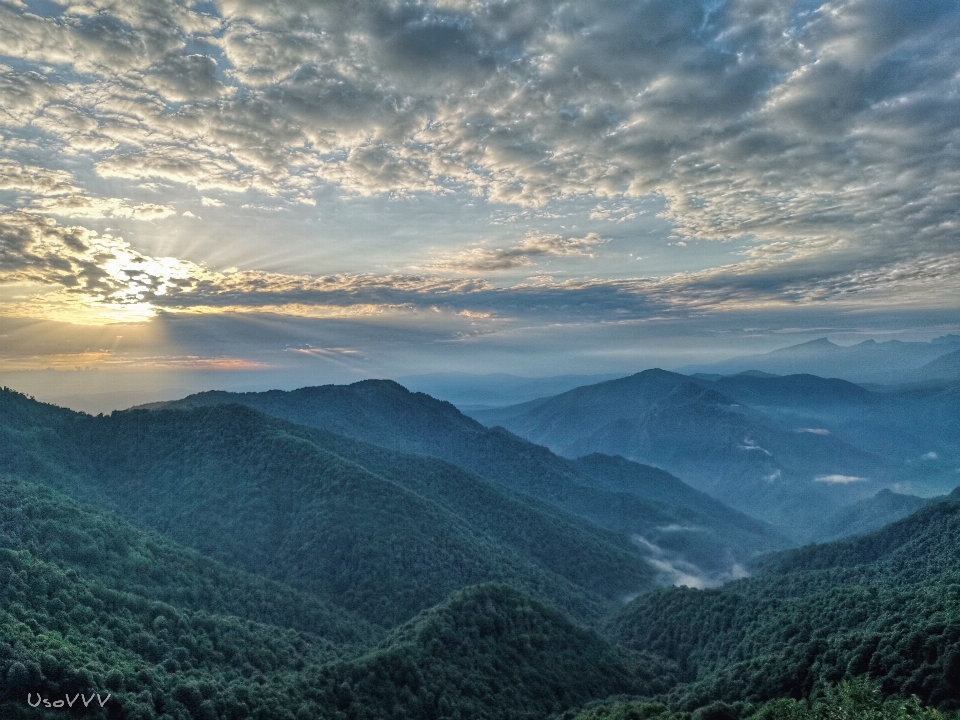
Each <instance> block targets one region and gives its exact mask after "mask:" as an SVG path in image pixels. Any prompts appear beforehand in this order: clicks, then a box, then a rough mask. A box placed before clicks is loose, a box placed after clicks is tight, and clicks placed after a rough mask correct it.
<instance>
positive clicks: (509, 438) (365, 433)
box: [153, 380, 785, 583]
mask: <svg viewBox="0 0 960 720" xmlns="http://www.w3.org/2000/svg"><path fill="white" fill-rule="evenodd" d="M230 402H236V403H242V404H244V405H247V406H249V407H252V408H255V409H257V410H260V411H262V412H265V413H269V414H271V415H273V416H275V417H279V418H283V419H285V420H289V421H292V422H295V423H300V424H303V425H308V426H311V427H315V428H322V429H325V430H328V431H331V432H334V433H339V434H342V435H346V436H350V437H353V438H358V439H360V440H363V441H366V442H370V443H374V444H376V445H379V446H382V447H387V448H392V449H395V450H400V451H403V452H409V453H417V454H421V455H430V456H433V457H437V458H442V459H444V460H447V461H449V462H451V463H455V464H457V465H458V466H460V467H463V468H466V469H468V470H470V471H473V472H475V473H478V474H480V475H483V476H484V477H486V478H489V479H491V480H493V481H496V482H497V483H499V484H501V485H504V486H506V487H508V488H510V489H512V490H515V491H517V492H520V493H523V494H524V495H527V496H530V497H533V498H537V499H539V500H542V501H545V502H549V503H551V504H553V505H555V506H558V507H561V508H563V509H565V510H567V511H569V512H572V513H576V514H579V515H581V516H582V517H585V518H587V519H589V520H590V521H591V522H593V523H596V524H597V525H599V526H601V527H604V528H608V529H611V530H614V531H616V532H618V533H623V534H626V535H629V536H638V537H640V538H642V539H643V541H644V542H641V543H640V544H641V547H644V548H645V549H646V550H647V551H651V552H652V553H653V554H654V555H655V556H656V560H657V561H658V563H661V562H666V563H667V566H663V567H664V572H665V573H666V579H667V580H668V581H672V580H673V579H675V577H674V576H675V575H676V570H675V569H674V566H681V565H682V566H684V567H685V571H684V574H686V575H688V576H691V577H692V576H696V577H698V578H699V579H700V580H701V581H703V582H708V583H709V582H714V581H716V580H718V579H721V578H726V577H729V576H730V573H731V572H732V571H735V568H736V566H737V565H738V564H739V563H742V562H744V561H746V560H747V559H749V558H750V557H752V556H753V555H754V554H755V553H756V552H758V551H760V550H767V549H771V548H774V547H783V546H784V543H785V541H784V539H783V538H782V536H781V535H780V534H778V533H777V532H776V531H774V530H773V529H772V528H771V527H770V526H768V525H765V524H764V523H761V522H757V521H756V520H754V519H752V518H749V517H747V516H745V515H744V514H742V513H739V512H736V511H734V510H732V509H731V508H729V507H727V506H725V505H723V504H722V503H720V502H717V501H716V500H714V499H712V498H710V497H709V496H707V495H705V494H704V493H702V492H697V491H695V490H693V489H692V488H690V487H689V486H687V485H685V484H684V483H682V482H680V481H679V480H677V478H675V477H672V476H670V475H669V474H668V473H665V472H663V471H661V470H657V469H655V468H651V467H648V466H643V465H639V464H637V463H628V464H627V466H625V465H624V462H623V460H622V459H618V458H613V457H609V456H599V455H598V456H596V457H594V458H592V459H591V460H590V461H589V462H586V463H584V462H581V461H574V460H570V459H567V458H562V457H559V456H557V455H555V454H553V453H551V452H550V451H549V450H547V449H546V448H544V447H541V446H538V445H534V444H532V443H530V442H529V441H525V440H522V439H521V438H518V437H516V436H514V435H512V434H510V433H508V432H505V431H503V430H500V429H489V428H486V427H484V426H483V425H481V424H480V423H479V422H477V421H475V420H473V419H472V418H469V417H467V416H465V415H463V414H462V413H460V412H459V411H458V410H457V409H456V408H455V407H454V406H453V405H451V404H450V403H446V402H440V401H438V400H435V399H434V398H431V397H429V396H427V395H424V394H422V393H411V392H409V391H408V390H406V389H405V388H403V387H401V386H400V385H398V384H396V383H394V382H391V381H386V380H367V381H363V382H358V383H354V384H352V385H346V386H342V385H325V386H322V387H311V388H302V389H300V390H294V391H291V392H282V391H270V392H265V393H225V392H208V393H201V394H199V395H192V396H190V397H187V398H184V399H183V400H180V401H177V402H174V403H162V404H158V405H156V406H153V407H163V408H189V407H202V406H215V405H220V404H224V403H230ZM645 543H652V544H653V546H654V547H653V548H650V546H649V545H647V544H645Z"/></svg>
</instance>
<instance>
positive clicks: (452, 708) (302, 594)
mask: <svg viewBox="0 0 960 720" xmlns="http://www.w3.org/2000/svg"><path fill="white" fill-rule="evenodd" d="M610 382H612V383H614V384H616V383H621V384H620V385H619V386H617V385H614V387H613V388H612V391H611V388H610V387H609V385H610ZM631 383H632V384H631ZM597 388H600V390H601V392H597ZM572 392H573V393H574V396H575V399H577V402H576V403H572V404H571V399H570V397H566V398H565V396H569V395H570V393H569V392H568V393H565V394H561V395H559V396H557V397H555V398H550V399H544V400H539V401H536V402H533V403H527V404H525V405H523V406H521V407H520V408H516V407H514V408H506V409H504V410H503V412H508V413H513V414H512V415H511V417H512V418H513V419H514V420H516V419H522V418H524V417H526V416H527V413H530V412H531V411H535V410H538V409H540V408H543V407H548V409H549V407H550V406H551V404H553V408H552V410H551V412H553V413H554V415H553V416H552V417H553V419H554V421H555V422H554V424H553V426H552V427H553V430H554V431H556V432H558V433H560V432H561V431H567V430H569V431H570V432H571V433H572V432H573V431H574V430H575V429H576V428H575V423H572V422H569V421H571V420H578V419H579V420H593V419H594V418H595V416H599V415H601V414H602V413H604V412H611V411H613V410H616V409H617V408H618V407H628V408H634V409H637V408H639V411H640V412H644V413H646V415H644V416H643V417H641V418H640V419H644V418H645V419H646V422H647V423H648V424H649V423H650V422H652V420H651V418H655V419H657V420H658V421H659V422H668V421H669V422H670V423H672V424H671V425H669V426H668V427H667V428H666V429H665V430H664V431H662V432H661V434H660V435H659V436H656V437H659V438H660V440H659V442H666V441H667V440H670V439H673V441H674V442H675V443H677V444H676V445H675V448H674V457H682V455H683V454H682V452H680V451H679V450H677V449H676V448H681V449H682V446H681V444H680V441H682V442H684V443H688V444H692V443H693V442H694V440H695V439H696V433H697V431H698V429H699V432H700V434H701V435H702V436H703V438H702V442H703V443H705V444H706V445H705V447H709V444H710V443H714V444H715V445H714V447H715V452H716V454H715V456H714V461H715V462H717V463H718V464H720V465H722V464H723V463H725V462H727V457H728V455H725V453H729V450H730V448H728V447H727V446H724V445H723V444H722V443H720V442H719V441H718V438H719V439H723V437H724V435H723V432H722V431H723V429H724V428H726V430H727V432H728V437H732V438H737V437H738V435H739V434H740V432H741V431H743V430H745V429H749V430H750V431H751V432H754V433H756V434H755V435H751V436H750V438H751V439H753V440H754V442H753V443H748V442H746V441H742V440H741V441H740V444H741V445H744V446H745V448H736V449H739V450H740V451H741V452H742V453H744V454H745V455H746V457H747V458H748V459H750V458H752V457H753V455H754V454H758V455H763V456H764V459H765V461H766V462H772V463H778V465H777V468H778V469H779V468H783V469H785V471H784V472H783V473H782V474H783V475H784V476H785V475H787V472H786V471H789V472H790V473H798V472H799V470H798V469H797V468H801V467H803V465H802V463H801V460H803V459H804V458H803V455H804V453H807V454H809V455H816V456H817V457H816V458H814V459H815V460H817V461H823V459H824V458H826V459H827V460H829V461H830V462H840V461H848V460H850V458H853V459H855V460H857V462H868V461H869V462H874V461H875V458H880V461H887V462H889V457H888V456H885V455H884V454H883V453H882V452H880V450H882V448H881V447H880V445H881V440H882V433H883V432H887V430H888V429H889V428H888V426H887V425H885V424H884V423H887V422H888V421H887V420H882V418H884V417H887V416H888V415H889V416H895V417H896V418H897V422H900V423H901V425H903V426H906V425H908V424H910V423H913V424H916V423H919V422H920V419H921V416H920V412H921V409H923V408H926V412H927V414H928V417H927V418H926V419H925V420H924V422H928V423H930V424H931V425H932V424H933V423H934V422H937V423H940V424H941V425H942V426H943V428H942V429H941V431H940V435H937V436H934V435H933V433H932V431H931V430H930V429H929V428H927V429H924V427H921V426H918V427H917V428H915V432H916V433H917V436H918V437H920V436H924V435H925V436H926V437H925V439H926V440H927V442H934V441H937V442H940V441H939V440H937V439H936V438H938V437H941V436H942V437H943V438H947V439H949V437H950V433H951V432H952V431H953V430H952V429H953V428H954V427H955V424H956V420H957V417H956V415H953V416H951V415H950V413H952V412H954V410H955V409H956V404H955V403H956V393H955V389H954V388H953V386H951V385H950V384H949V383H948V384H946V385H922V386H916V387H911V388H904V389H898V390H889V391H885V392H879V391H877V390H875V389H868V388H863V387H859V386H856V385H852V384H850V383H844V382H843V381H837V380H824V379H822V378H811V377H805V376H800V377H786V378H779V377H770V376H765V375H762V374H759V373H752V374H748V375H744V376H739V377H732V378H723V377H721V378H711V377H700V378H689V377H684V376H679V375H676V374H673V373H665V372H663V371H650V372H647V373H640V374H638V375H637V376H632V377H629V378H624V379H622V380H613V381H608V382H605V383H601V384H599V385H594V386H590V387H586V388H579V389H577V390H574V391H572ZM618 394H619V395H620V405H616V404H615V403H614V400H615V399H616V396H617V395H618ZM564 398H565V399H564ZM559 399H563V402H564V403H567V405H565V408H566V410H565V412H566V414H567V418H566V421H565V422H561V421H562V420H564V418H563V414H562V413H561V412H560V411H559V410H558V409H557V408H558V405H556V404H554V403H556V402H558V401H559ZM588 401H589V402H588ZM591 402H592V405H591V404H590V403H591ZM908 408H912V410H911V411H910V413H912V414H909V413H907V409H908ZM684 412H688V414H687V415H686V419H684ZM857 413H860V414H861V415H862V416H864V417H866V416H868V415H876V416H878V417H880V418H881V420H877V421H876V422H875V423H874V425H872V426H870V428H867V430H862V431H861V435H860V436H858V437H860V439H861V441H862V442H860V444H859V445H858V444H855V443H853V442H851V441H850V440H849V439H848V436H847V435H844V433H845V432H848V431H845V430H843V428H844V427H845V425H844V422H848V423H849V424H850V425H851V426H853V425H856V423H855V422H854V420H853V418H856V417H857ZM731 418H732V419H731ZM816 418H821V419H823V422H821V423H820V424H808V425H803V426H799V425H796V423H798V422H801V421H802V422H808V421H811V420H812V419H816ZM636 419H637V418H636V417H634V418H633V420H632V421H636ZM628 420H630V418H628ZM828 422H831V423H834V425H830V426H829V427H828V426H827V424H828ZM751 423H752V424H751ZM951 423H953V424H951ZM621 424H622V425H627V424H629V423H628V422H627V421H625V422H623V423H621ZM687 424H689V425H690V426H691V428H687ZM717 425H718V426H717ZM601 427H602V426H601ZM797 427H803V428H805V429H806V430H817V431H821V430H822V431H824V432H809V431H803V432H798V431H797V430H796V428H797ZM834 428H835V429H834ZM885 428H887V429H885ZM851 432H852V431H851ZM650 433H651V435H650V436H651V437H653V436H654V435H653V434H652V433H653V431H652V430H650ZM684 433H686V434H684ZM761 433H763V434H761ZM677 438H679V441H678V440H677ZM756 438H760V440H756ZM794 438H799V439H800V440H801V443H800V444H798V445H791V444H790V442H789V441H790V440H791V439H794ZM811 440H812V442H811ZM761 441H762V442H761ZM868 441H869V442H868ZM803 442H807V443H810V444H807V445H805V444H803ZM870 442H872V443H874V447H873V448H872V449H868V448H867V447H866V446H867V445H868V444H869V443H870ZM912 442H914V441H913V440H910V441H907V440H904V441H902V442H901V443H900V444H899V445H896V447H897V448H899V450H897V451H896V452H900V451H901V450H903V448H907V447H910V446H911V443H912ZM944 443H945V444H943V445H942V446H941V445H935V446H931V447H936V448H938V449H939V450H938V452H941V453H943V454H944V455H943V458H942V459H944V460H947V459H949V458H950V457H952V456H950V455H949V453H950V452H952V450H950V448H951V447H952V446H950V445H949V443H948V442H946V440H944ZM754 447H757V448H761V450H762V451H764V452H761V450H757V449H751V448H754ZM923 447H926V446H923ZM847 448H853V449H854V451H855V453H852V454H844V453H846V452H847V450H846V449H847ZM931 452H932V451H931ZM691 453H692V451H691ZM765 453H769V456H768V455H766V454H765ZM831 453H833V455H831ZM893 454H894V455H895V454H896V453H893ZM864 457H865V458H866V460H863V458H864ZM940 459H941V458H937V459H933V458H927V459H923V458H919V459H918V460H917V463H918V466H917V467H925V466H924V465H923V463H931V462H935V460H940ZM811 462H813V461H812V460H811ZM951 462H952V460H951ZM691 466H692V465H691ZM901 466H902V467H899V469H896V472H900V471H904V472H905V470H904V468H907V469H909V466H908V465H907V463H906V460H904V461H903V462H902V463H901ZM756 467H757V466H753V465H750V464H749V462H745V463H743V464H742V465H741V466H740V468H741V469H740V472H741V473H742V474H744V475H746V473H747V472H748V471H751V470H753V469H755V468H756ZM811 467H812V466H811ZM891 472H892V473H894V474H895V472H894V471H891ZM729 477H730V478H732V477H733V474H732V473H731V475H730V476H729ZM938 477H939V476H938ZM941 480H942V482H946V481H945V480H943V479H942V478H941ZM941 480H938V482H940V481H941ZM814 483H816V484H814V489H815V490H816V491H817V492H821V486H823V488H825V489H826V491H832V490H834V489H835V490H837V491H839V493H838V494H835V495H829V494H825V495H810V496H807V495H804V494H803V493H802V492H792V491H791V490H790V488H789V486H787V487H786V490H785V492H784V493H783V494H784V496H785V498H786V499H781V502H783V503H784V504H787V503H802V502H803V501H805V500H808V501H812V500H818V501H820V500H823V504H822V505H821V506H820V507H821V510H822V512H821V513H820V514H819V516H818V517H816V518H814V517H813V516H812V515H811V516H810V518H809V522H810V523H811V524H810V525H808V526H804V527H805V530H804V532H807V533H808V534H810V535H815V536H818V537H822V538H828V537H837V536H840V535H845V534H849V533H857V532H859V533H868V534H866V535H858V536H855V537H848V538H844V539H841V540H837V541H832V542H829V543H826V544H819V545H808V546H805V547H802V548H799V549H792V550H791V549H784V548H787V547H788V546H789V545H790V544H794V545H795V544H797V543H798V542H800V541H801V539H802V538H800V537H799V536H798V535H797V534H796V533H795V532H793V531H792V530H791V531H789V532H787V533H784V532H783V528H782V527H775V526H773V525H770V524H767V523H765V522H763V521H760V520H757V519H754V518H752V517H750V516H749V515H747V514H744V513H743V512H740V511H737V510H734V509H732V508H730V507H729V506H728V505H726V504H724V503H723V502H721V501H719V500H717V499H715V498H714V497H711V496H710V495H709V494H707V493H705V492H703V491H702V490H698V489H695V488H694V487H691V486H690V485H688V484H686V483H685V482H683V481H682V480H680V479H678V478H677V477H676V476H674V475H672V474H671V473H670V472H668V471H667V470H665V469H659V468H656V467H653V466H650V465H646V464H643V463H638V462H636V461H634V460H631V459H628V458H625V457H622V456H618V455H609V454H605V453H600V452H589V453H586V454H582V455H579V456H578V457H575V458H568V457H563V456H561V455H557V454H554V453H553V452H551V451H550V450H549V449H547V448H545V447H542V446H539V445H536V444H533V443H532V442H530V441H529V440H525V439H522V438H520V437H518V436H516V435H514V434H512V433H511V432H509V431H508V430H505V429H503V428H500V427H494V428H488V427H485V426H484V425H482V424H480V423H479V422H477V421H475V420H473V419H471V418H469V417H467V416H465V415H463V414H462V413H460V412H459V411H458V410H457V409H456V408H455V407H454V406H452V405H451V404H449V403H446V402H441V401H438V400H436V399H434V398H431V397H429V396H427V395H424V394H421V393H411V392H409V391H408V390H406V389H404V388H402V387H401V386H399V385H397V384H396V383H393V382H390V381H365V382H361V383H356V384H354V385H350V386H324V387H318V388H304V389H302V390H298V391H292V392H267V393H244V394H232V393H201V394H199V395H196V396H191V397H187V398H184V399H183V400H180V401H175V402H171V403H163V404H158V405H155V406H151V407H148V408H140V409H133V410H129V411H123V412H115V413H113V414H111V415H110V416H98V417H93V416H90V415H85V414H83V413H76V412H73V411H70V410H65V409H62V408H57V407H54V406H50V405H45V404H43V403H38V402H36V401H34V400H33V399H31V398H29V397H26V396H24V395H21V394H19V393H16V392H13V391H10V390H7V389H4V390H3V391H0V716H2V717H4V718H7V717H9V718H12V719H13V720H18V719H20V718H45V719H46V718H54V717H60V716H63V714H64V709H58V708H59V707H60V706H55V705H52V706H51V707H50V708H49V709H45V708H44V707H39V706H38V707H34V706H33V705H32V703H33V702H37V703H38V704H39V703H40V702H41V701H40V700H39V699H37V700H31V698H34V699H35V698H47V699H48V701H58V700H57V699H58V698H63V699H64V702H68V701H70V699H71V698H75V697H77V696H79V695H81V694H84V695H85V694H86V693H93V692H94V691H97V692H98V693H100V694H101V696H103V697H105V696H106V695H107V694H108V693H109V696H110V697H109V699H108V700H106V701H105V704H104V705H103V706H102V707H85V708H84V709H83V710H80V709H79V708H74V709H73V710H72V713H69V714H82V715H83V716H84V717H93V718H99V719H100V720H106V719H108V718H138V719H143V720H148V719H153V718H157V719H159V718H163V719H164V720H211V719H217V720H220V719H223V720H239V719H240V718H244V719H245V718H270V719H271V720H272V719H273V718H279V719H280V720H305V719H307V718H336V720H346V719H347V718H358V719H369V720H373V719H375V718H376V719H379V718H390V719H394V718H395V719H396V720H400V719H401V718H404V719H406V718H414V719H422V720H447V719H450V720H452V719H453V718H481V719H487V718H489V719H490V720H493V719H494V718H504V719H507V720H548V719H559V718H564V719H565V720H572V719H573V718H574V717H577V718H579V720H600V719H601V718H605V719H607V720H614V719H618V718H619V719H626V718H658V719H659V720H716V719H718V718H725V719H727V720H730V719H731V718H733V719H734V720H788V719H789V720H808V719H809V720H813V719H814V718H816V719H817V720H823V719H824V718H827V717H840V716H843V717H849V718H861V717H862V718H867V717H870V718H881V717H882V718H897V719H899V718H907V717H911V718H924V719H925V720H933V718H934V717H939V716H936V715H935V714H934V713H933V711H932V710H929V709H926V708H924V707H922V705H924V704H925V705H928V706H935V707H938V708H939V709H940V710H942V711H944V712H946V713H948V717H951V716H950V715H949V713H951V712H954V711H955V710H960V681H958V680H957V678H958V677H960V674H958V673H960V659H958V655H957V652H956V647H957V645H958V643H960V614H958V613H957V612H956V608H957V607H958V603H960V595H958V594H957V593H958V592H960V590H958V588H960V564H958V561H957V558H958V557H960V553H958V548H957V547H954V546H955V545H956V542H957V538H960V494H958V493H960V491H958V492H954V493H952V494H950V495H946V496H941V497H935V498H930V499H925V498H920V497H916V496H912V495H907V494H904V493H902V492H892V491H891V490H890V489H879V491H878V487H877V486H878V483H870V484H867V483H866V482H865V481H864V482H848V483H839V482H835V483H830V482H826V483H824V482H819V483H817V481H814ZM716 487H721V485H719V484H718V485H717V486H716ZM853 490H856V492H853ZM791 492H792V494H791ZM847 492H849V494H843V493H847ZM811 498H812V500H811ZM824 498H826V500H824ZM795 507H796V509H797V510H798V512H799V511H800V510H802V509H803V508H802V507H801V506H800V505H799V504H796V505H795ZM904 516H906V517H904ZM814 520H816V522H814ZM879 525H883V527H881V528H880V529H876V528H877V527H878V526H879ZM788 530H789V528H788ZM777 548H780V549H779V550H778V549H777ZM771 550H772V551H773V552H769V551H771ZM673 585H675V586H676V587H670V586H673ZM664 586H667V587H664ZM718 586H719V587H718ZM697 588H702V589H697ZM910 696H915V699H909V698H910ZM25 699H26V700H27V702H25ZM838 713H840V714H838ZM842 713H846V714H842ZM951 720H957V718H956V717H951Z"/></svg>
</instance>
